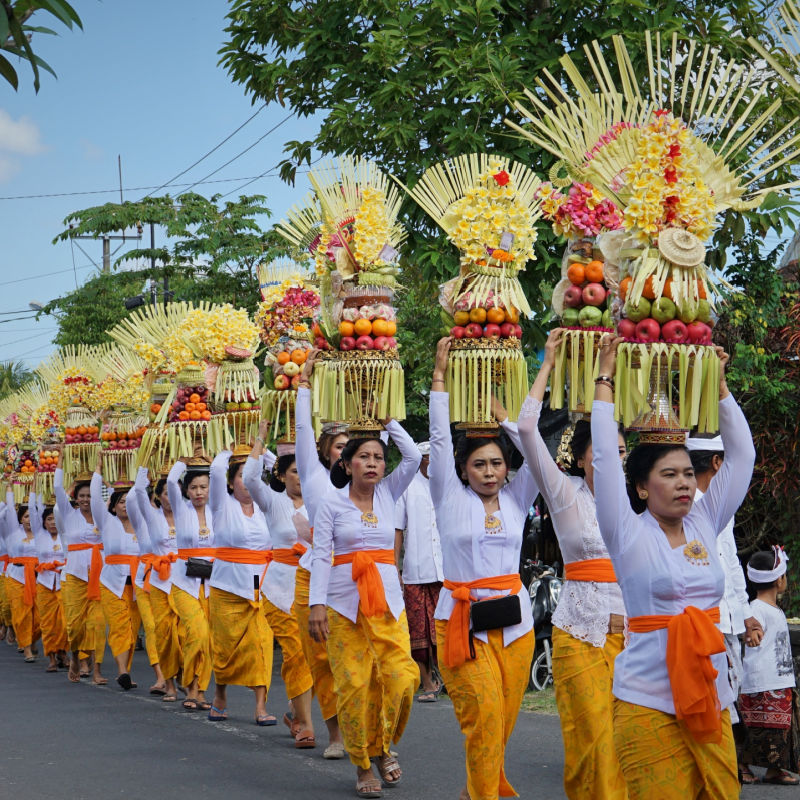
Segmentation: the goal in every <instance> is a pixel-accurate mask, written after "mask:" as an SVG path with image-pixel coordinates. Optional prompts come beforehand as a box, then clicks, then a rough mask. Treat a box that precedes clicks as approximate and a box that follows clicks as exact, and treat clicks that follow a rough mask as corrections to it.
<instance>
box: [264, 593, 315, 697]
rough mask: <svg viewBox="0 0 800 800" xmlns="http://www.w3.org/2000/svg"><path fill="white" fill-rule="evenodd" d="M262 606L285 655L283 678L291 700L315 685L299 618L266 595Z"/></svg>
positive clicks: (282, 668)
mask: <svg viewBox="0 0 800 800" xmlns="http://www.w3.org/2000/svg"><path fill="white" fill-rule="evenodd" d="M261 608H262V610H263V612H264V616H265V617H266V620H267V624H268V625H269V627H270V628H271V630H272V633H273V636H274V637H275V638H276V639H277V640H278V644H279V645H280V646H281V653H282V655H283V664H282V665H281V678H283V683H284V684H285V686H286V695H287V697H288V698H289V699H290V700H291V699H292V698H294V697H299V696H300V695H301V694H303V693H304V692H307V691H308V690H309V689H311V687H312V686H313V685H314V681H313V679H312V678H311V670H310V669H309V668H308V662H307V661H306V656H305V653H304V652H303V644H302V642H301V641H300V628H299V626H298V624H297V618H296V617H295V616H294V615H292V614H287V613H286V612H285V611H282V610H281V609H280V608H278V607H277V606H275V605H273V604H272V603H270V601H269V600H267V598H266V597H263V596H262V598H261Z"/></svg>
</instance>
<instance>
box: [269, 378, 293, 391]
mask: <svg viewBox="0 0 800 800" xmlns="http://www.w3.org/2000/svg"><path fill="white" fill-rule="evenodd" d="M272 385H273V386H274V387H275V388H276V389H278V390H279V391H283V390H284V389H288V388H289V385H290V382H289V378H287V377H286V375H276V376H275V380H274V381H273V384H272Z"/></svg>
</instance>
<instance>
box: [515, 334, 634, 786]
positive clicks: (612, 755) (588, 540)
mask: <svg viewBox="0 0 800 800" xmlns="http://www.w3.org/2000/svg"><path fill="white" fill-rule="evenodd" d="M561 337H562V331H561V329H556V330H554V331H552V332H551V333H550V336H549V337H548V339H547V343H546V344H545V347H544V360H543V362H542V366H541V369H540V370H539V374H538V375H537V376H536V380H535V381H534V382H533V386H531V390H530V393H529V394H528V397H527V398H526V400H525V402H524V403H523V405H522V409H521V411H520V416H519V425H518V427H519V434H520V438H521V440H522V449H523V452H524V453H525V461H526V463H527V464H528V468H529V469H530V471H531V474H532V475H533V477H534V479H535V480H536V483H537V484H538V485H539V491H540V492H541V493H542V497H544V500H545V502H546V503H547V507H548V509H549V510H550V514H551V517H552V520H553V527H554V529H555V533H556V536H557V537H558V543H559V546H560V548H561V553H562V555H563V557H564V561H565V572H566V581H565V583H564V586H563V588H562V590H561V596H560V598H559V601H558V608H557V609H556V611H555V613H554V614H553V683H554V686H555V693H556V704H557V706H558V714H559V718H560V720H561V734H562V739H563V740H564V751H565V760H564V788H565V790H566V793H567V796H568V797H569V798H571V800H577V799H578V798H580V799H581V800H584V798H585V800H611V799H612V798H614V799H615V800H622V799H623V798H625V797H626V790H625V781H624V779H623V777H622V771H621V769H620V765H619V760H618V759H617V754H616V750H615V748H614V741H613V732H612V729H611V727H610V726H609V724H608V721H609V719H610V718H611V709H612V705H613V697H612V694H611V685H612V681H613V678H614V660H615V658H616V657H617V655H618V654H619V653H620V651H621V650H622V648H623V645H624V633H623V630H624V618H625V604H624V602H623V599H622V592H621V590H620V588H619V584H618V583H617V580H616V575H615V574H614V568H613V565H612V563H611V560H610V558H609V556H608V550H607V549H606V546H605V543H604V542H603V538H602V537H601V536H600V529H599V528H598V525H597V512H596V509H595V501H594V463H593V450H592V435H591V429H590V425H589V422H588V420H580V421H579V422H578V423H577V424H576V425H575V426H574V429H573V433H572V436H571V438H570V439H569V440H568V444H567V448H568V450H569V452H568V453H567V454H566V457H567V459H568V460H570V466H569V471H568V473H564V472H562V471H561V469H559V467H558V465H557V464H556V462H555V461H553V458H552V457H551V456H550V452H549V451H548V449H547V445H546V444H545V443H544V439H542V435H541V434H540V433H539V416H540V414H541V411H542V400H543V398H544V393H545V390H546V388H547V381H548V378H549V376H550V372H551V371H552V369H553V367H554V365H555V354H556V351H557V349H558V346H559V344H560V342H561ZM617 452H618V455H619V458H620V459H622V458H624V456H625V438H624V437H623V436H622V434H619V433H618V434H617Z"/></svg>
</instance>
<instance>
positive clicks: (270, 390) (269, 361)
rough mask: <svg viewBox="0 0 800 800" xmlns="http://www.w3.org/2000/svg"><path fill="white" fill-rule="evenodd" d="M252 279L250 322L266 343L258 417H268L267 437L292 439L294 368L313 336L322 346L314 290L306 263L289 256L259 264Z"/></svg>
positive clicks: (298, 367)
mask: <svg viewBox="0 0 800 800" xmlns="http://www.w3.org/2000/svg"><path fill="white" fill-rule="evenodd" d="M258 279H259V285H260V290H261V304H260V305H259V307H258V312H257V313H256V324H257V325H258V328H259V334H260V336H261V341H262V343H263V344H264V345H265V346H266V348H267V352H266V355H265V357H264V367H265V370H266V372H265V380H264V388H263V390H262V393H261V407H262V410H263V413H262V417H263V419H266V420H269V422H270V437H271V438H272V439H275V440H280V441H282V442H293V441H294V432H295V425H294V409H295V402H296V399H297V384H298V383H299V381H300V372H301V370H302V369H303V364H304V363H305V361H306V358H307V357H308V353H309V352H310V351H311V349H312V347H313V346H314V345H313V340H314V338H315V336H317V338H318V339H320V343H321V344H322V345H323V346H325V339H324V338H322V332H321V329H320V328H319V326H318V323H317V322H315V317H316V316H317V315H318V313H319V305H320V300H319V292H318V291H317V289H316V287H315V286H314V284H313V282H312V279H313V274H312V273H311V272H310V271H309V269H308V268H307V267H305V266H302V265H301V264H300V263H298V262H297V261H294V260H293V259H291V258H276V259H274V260H273V261H271V262H270V263H269V264H262V265H260V266H259V269H258ZM315 331H317V332H318V335H316V334H315Z"/></svg>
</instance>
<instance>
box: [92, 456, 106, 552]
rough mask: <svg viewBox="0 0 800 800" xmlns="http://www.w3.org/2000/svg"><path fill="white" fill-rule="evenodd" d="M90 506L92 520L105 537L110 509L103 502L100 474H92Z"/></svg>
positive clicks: (101, 477)
mask: <svg viewBox="0 0 800 800" xmlns="http://www.w3.org/2000/svg"><path fill="white" fill-rule="evenodd" d="M90 491H91V495H90V499H89V502H90V505H91V509H92V519H93V520H94V524H95V525H97V529H98V530H99V531H100V534H101V536H104V535H105V531H106V523H107V522H108V517H109V516H110V515H109V513H108V509H107V508H106V504H105V502H104V501H103V476H102V475H101V474H100V473H99V472H94V473H92V482H91V484H90Z"/></svg>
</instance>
